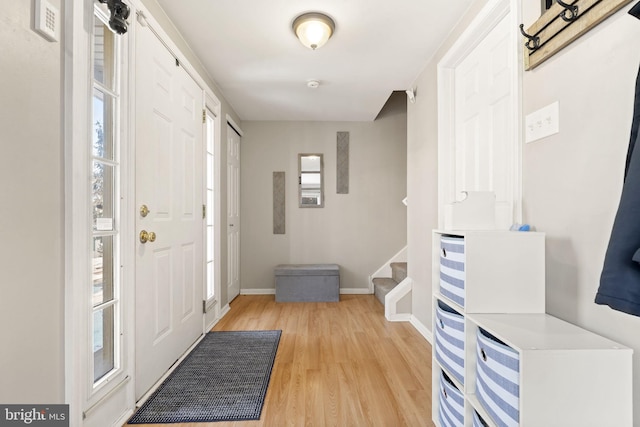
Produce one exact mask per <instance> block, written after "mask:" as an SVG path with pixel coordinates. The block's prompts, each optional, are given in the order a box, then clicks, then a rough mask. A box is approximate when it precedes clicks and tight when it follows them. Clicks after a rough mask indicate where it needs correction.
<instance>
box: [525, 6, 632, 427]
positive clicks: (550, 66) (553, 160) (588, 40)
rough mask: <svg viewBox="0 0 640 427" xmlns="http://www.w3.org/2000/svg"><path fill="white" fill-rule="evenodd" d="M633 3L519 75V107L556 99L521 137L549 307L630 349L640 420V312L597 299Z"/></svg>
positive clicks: (528, 214)
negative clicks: (536, 126)
mask: <svg viewBox="0 0 640 427" xmlns="http://www.w3.org/2000/svg"><path fill="white" fill-rule="evenodd" d="M538 3H539V2H538V1H537V0H527V1H525V2H524V10H523V19H524V22H526V23H529V22H533V21H534V20H535V13H536V5H537V4H538ZM630 7H631V5H629V6H627V7H625V8H624V9H623V10H622V11H620V12H618V13H617V14H616V15H614V16H612V17H611V18H609V19H608V20H607V21H605V22H603V23H602V24H600V25H599V26H598V27H596V28H595V29H593V30H591V31H590V32H589V33H587V34H586V35H584V36H582V37H581V38H580V39H578V40H577V41H575V42H574V43H573V44H571V45H570V46H569V47H567V48H565V49H564V50H563V51H562V52H560V53H559V54H558V55H556V56H555V57H553V58H551V59H550V60H548V61H547V62H545V63H544V64H542V65H541V66H539V67H538V68H536V69H535V70H533V71H528V72H526V73H525V74H524V82H523V83H524V86H523V111H524V114H527V113H530V112H532V111H535V110H537V109H538V108H540V107H544V106H545V105H548V104H550V103H551V102H554V101H559V103H560V133H559V134H557V135H553V136H551V137H549V138H546V139H543V140H540V141H538V142H534V143H530V144H526V145H525V146H524V151H523V183H524V187H523V192H524V219H525V221H527V222H530V223H532V224H534V225H535V226H536V227H537V228H538V229H540V230H542V231H545V232H546V233H547V244H546V249H547V257H546V260H547V289H546V290H547V311H548V312H549V313H551V314H553V315H555V316H557V317H560V318H562V319H565V320H568V321H570V322H572V323H576V324H578V325H580V326H582V327H584V328H586V329H589V330H591V331H594V332H596V333H599V334H601V335H604V336H607V337H609V338H611V339H613V340H615V341H618V342H620V343H622V344H625V345H627V346H629V347H632V348H634V350H635V355H634V389H635V393H636V398H635V399H634V402H635V408H634V409H635V419H636V421H635V425H640V398H639V396H640V334H639V333H638V331H640V318H638V317H634V316H630V315H627V314H622V313H619V312H616V311H614V310H611V309H610V308H608V307H603V306H599V305H596V304H594V302H593V300H594V298H595V294H596V291H597V289H598V282H599V278H600V272H601V271H602V264H603V260H604V254H605V251H606V248H607V244H608V242H609V234H610V232H611V226H612V225H613V218H614V215H615V213H616V210H617V207H618V202H619V200H620V193H621V190H622V178H623V173H624V164H625V156H626V152H627V147H628V145H629V134H630V130H631V117H632V109H633V95H634V93H633V92H634V85H635V78H636V75H637V72H638V63H639V60H640V50H638V40H639V39H640V21H639V20H637V19H636V18H634V17H632V16H630V15H628V14H627V13H626V12H627V10H628V9H629V8H630ZM558 76H561V77H560V78H558ZM639 220H640V218H639Z"/></svg>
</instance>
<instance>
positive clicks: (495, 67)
mask: <svg viewBox="0 0 640 427" xmlns="http://www.w3.org/2000/svg"><path fill="white" fill-rule="evenodd" d="M511 21H512V20H511V15H510V14H507V15H506V16H504V17H502V19H501V20H500V21H499V22H498V23H497V24H496V25H495V26H494V27H493V29H492V30H491V31H490V32H488V33H487V34H486V36H485V37H484V38H483V39H482V40H481V41H480V42H479V43H478V44H477V46H476V47H475V48H474V49H473V50H470V51H468V53H467V54H466V56H465V57H464V58H462V59H461V60H460V61H459V62H458V63H457V64H456V66H455V67H454V69H453V73H452V76H453V84H452V85H451V86H450V87H452V88H453V89H452V92H453V93H451V95H453V97H452V98H453V110H452V111H453V113H452V115H451V119H452V120H453V124H452V125H451V128H452V129H453V132H452V137H451V139H450V140H449V141H447V142H448V147H445V148H444V149H445V150H446V151H447V152H448V154H447V156H448V161H443V162H442V163H443V168H444V169H448V170H447V171H446V172H445V177H444V179H447V180H449V181H450V182H448V183H445V184H444V187H445V188H447V192H446V193H447V194H446V195H445V200H442V201H443V202H444V203H451V202H453V201H455V200H457V199H459V198H460V197H461V193H462V192H463V191H493V192H494V193H495V195H496V226H497V227H498V228H501V229H508V228H509V227H510V225H511V224H512V223H513V222H515V221H517V220H518V218H519V209H520V201H519V198H520V190H519V186H520V179H519V175H520V169H519V162H518V160H517V159H518V156H519V148H518V147H519V138H518V137H517V135H518V130H517V128H518V121H517V119H514V117H517V112H515V113H514V110H516V111H517V99H518V98H517V96H518V94H517V93H515V92H517V91H516V89H515V88H516V87H517V85H516V84H515V82H516V81H517V70H515V69H514V55H516V50H515V49H514V48H513V43H512V32H511V31H512V28H511ZM444 96H447V95H444ZM447 126H449V125H447ZM441 148H442V147H441ZM441 177H442V175H441Z"/></svg>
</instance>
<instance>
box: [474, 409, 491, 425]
mask: <svg viewBox="0 0 640 427" xmlns="http://www.w3.org/2000/svg"><path fill="white" fill-rule="evenodd" d="M473 427H489V424H487V423H486V421H485V420H483V419H482V417H481V416H480V414H478V413H477V412H476V411H473Z"/></svg>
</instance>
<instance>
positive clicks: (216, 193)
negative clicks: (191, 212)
mask: <svg viewBox="0 0 640 427" xmlns="http://www.w3.org/2000/svg"><path fill="white" fill-rule="evenodd" d="M204 98H205V105H204V108H203V111H204V114H205V117H207V118H211V119H213V174H214V175H213V207H214V209H213V239H214V241H213V251H214V255H213V264H214V267H213V270H214V274H213V276H214V277H213V286H214V289H213V296H212V297H211V298H209V297H208V295H207V290H208V283H209V280H210V279H209V277H208V275H207V265H206V264H207V259H206V251H205V254H204V256H205V259H204V264H205V267H204V268H205V275H204V277H205V286H204V311H205V313H208V312H209V311H211V310H212V309H214V308H216V307H218V304H217V303H218V302H219V300H220V299H219V295H220V291H221V289H220V282H221V273H220V267H221V266H220V247H221V246H220V245H221V243H220V234H221V229H220V224H221V215H220V206H221V204H220V203H221V200H220V178H221V177H220V168H221V165H220V159H221V151H220V146H221V144H220V141H221V138H222V133H221V129H220V128H221V121H220V109H221V104H220V101H219V100H218V98H217V97H215V96H214V95H213V94H212V93H210V92H209V91H207V90H205V97H204ZM203 126H204V129H205V133H204V135H206V138H209V135H208V134H207V129H206V126H207V125H206V120H205V123H204V124H203ZM204 151H205V157H206V155H207V144H206V143H205V144H204ZM206 164H207V163H206V159H205V168H204V170H205V171H206V173H207V174H208V173H209V170H208V168H207V166H206ZM204 187H205V194H204V199H203V200H207V195H206V191H207V186H206V180H205V186H204ZM208 210H209V206H207V211H208ZM204 227H205V229H204V233H205V234H204V236H205V242H206V243H207V244H208V243H209V242H207V233H206V229H207V222H206V221H205V225H204ZM217 311H218V312H219V307H218V310H217ZM205 323H206V319H205ZM205 329H206V327H205ZM205 332H206V331H205Z"/></svg>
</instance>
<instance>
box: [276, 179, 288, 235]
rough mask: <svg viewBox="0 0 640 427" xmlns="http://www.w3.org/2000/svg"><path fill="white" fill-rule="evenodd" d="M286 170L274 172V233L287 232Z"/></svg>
mask: <svg viewBox="0 0 640 427" xmlns="http://www.w3.org/2000/svg"><path fill="white" fill-rule="evenodd" d="M284 196H285V180H284V172H274V173H273V234H285V225H284V224H285V198H284Z"/></svg>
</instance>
